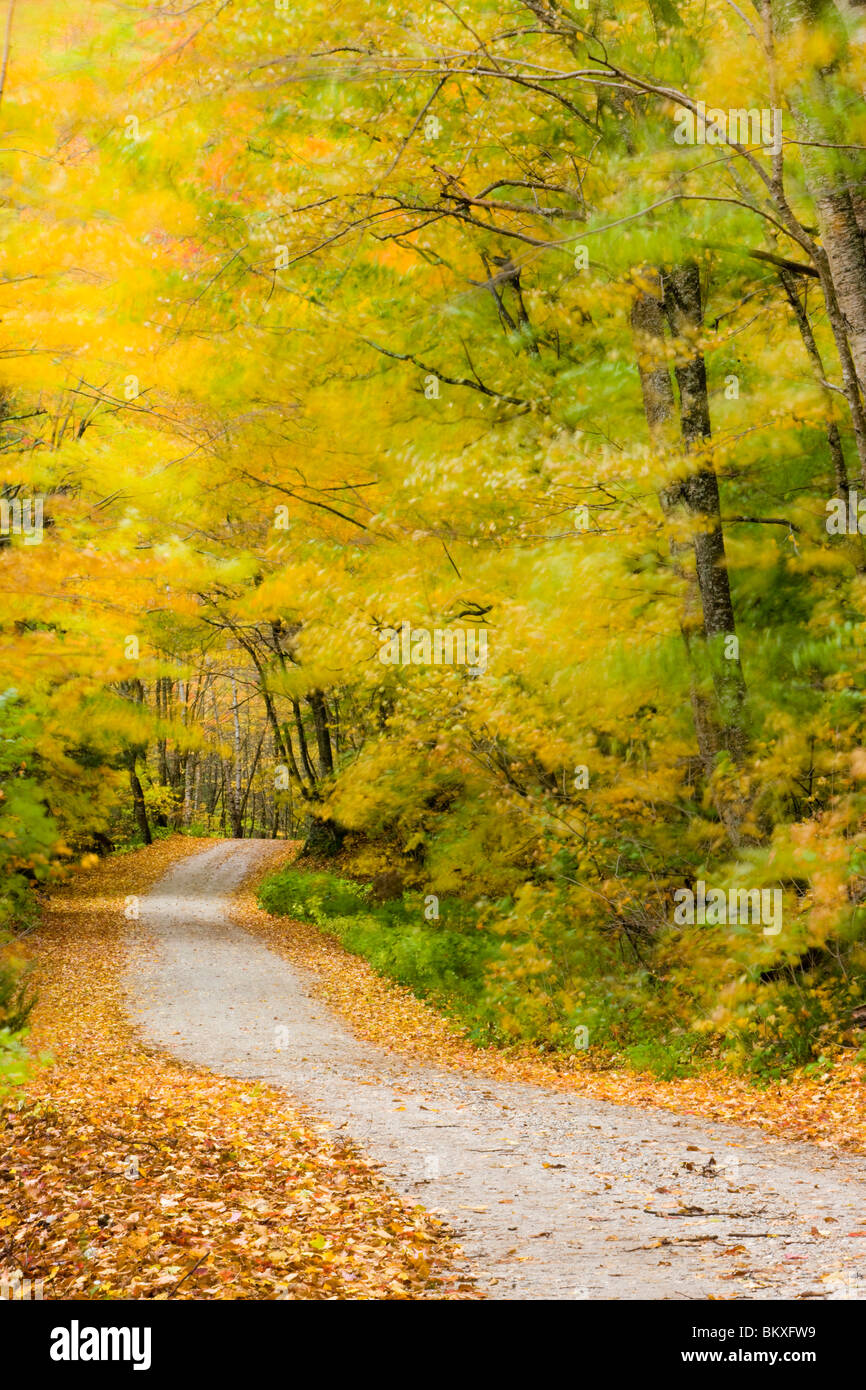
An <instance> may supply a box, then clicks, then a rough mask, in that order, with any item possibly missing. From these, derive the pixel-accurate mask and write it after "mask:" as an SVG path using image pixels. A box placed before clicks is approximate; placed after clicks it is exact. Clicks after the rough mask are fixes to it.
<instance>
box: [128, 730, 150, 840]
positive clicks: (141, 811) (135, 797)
mask: <svg viewBox="0 0 866 1390" xmlns="http://www.w3.org/2000/svg"><path fill="white" fill-rule="evenodd" d="M123 756H124V762H125V763H126V767H127V771H128V772H129V786H130V790H131V791H132V810H133V814H134V816H135V823H136V825H137V826H138V829H139V833H140V834H141V837H142V839H143V840H144V843H145V844H146V845H151V844H153V836H152V835H151V833H150V826H149V825H148V822H147V807H146V805H145V804H144V792H143V790H142V786H141V782H140V781H139V778H138V771H137V769H136V766H135V764H136V753H135V750H134V749H132V748H128V749H127V750H126V752H125V753H124V755H123Z"/></svg>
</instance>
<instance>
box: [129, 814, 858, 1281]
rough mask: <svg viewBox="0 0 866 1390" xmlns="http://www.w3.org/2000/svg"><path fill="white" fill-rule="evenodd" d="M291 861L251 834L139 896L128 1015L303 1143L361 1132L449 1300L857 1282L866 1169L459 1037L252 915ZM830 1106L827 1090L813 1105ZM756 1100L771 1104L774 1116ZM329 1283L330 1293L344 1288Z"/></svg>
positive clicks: (306, 938)
mask: <svg viewBox="0 0 866 1390" xmlns="http://www.w3.org/2000/svg"><path fill="white" fill-rule="evenodd" d="M286 854H287V847H286V846H285V845H275V844H273V843H271V842H265V841H221V842H219V843H217V844H213V843H212V842H211V844H210V846H209V847H208V848H206V849H204V850H203V851H202V852H201V853H198V854H196V855H194V856H193V857H185V858H182V859H179V860H178V862H177V863H176V864H174V866H173V867H172V868H171V869H169V871H168V873H167V874H166V876H165V877H164V878H163V879H161V881H160V882H159V884H158V885H157V886H156V887H155V888H154V889H152V890H151V892H150V893H148V894H147V895H146V896H143V897H142V900H141V904H140V918H139V919H138V920H137V921H133V922H131V923H129V924H128V925H129V927H130V928H131V929H132V930H131V933H130V934H131V936H132V944H133V947H134V949H133V955H132V958H131V960H130V963H129V967H128V971H127V975H126V984H127V990H128V995H129V1007H130V1012H131V1015H132V1017H133V1019H134V1021H135V1022H136V1023H137V1025H138V1027H139V1029H140V1032H141V1035H142V1036H143V1037H144V1038H145V1039H146V1040H147V1041H148V1042H149V1044H150V1045H152V1046H158V1047H160V1048H163V1049H165V1050H166V1051H168V1052H170V1053H172V1054H173V1055H174V1056H175V1057H176V1058H179V1059H180V1060H181V1062H183V1063H186V1064H187V1065H189V1066H195V1067H197V1068H202V1067H204V1068H208V1069H209V1070H210V1071H211V1073H213V1074H214V1075H215V1076H219V1077H233V1078H238V1079H242V1080H244V1081H246V1082H247V1083H251V1084H248V1087H247V1090H248V1092H249V1093H250V1094H253V1095H258V1094H259V1093H260V1092H262V1093H266V1094H267V1095H269V1096H273V1095H274V1094H276V1093H277V1092H278V1091H283V1090H284V1091H285V1092H287V1093H288V1095H289V1097H290V1098H291V1102H292V1104H294V1105H300V1106H301V1107H303V1108H304V1115H303V1119H302V1120H301V1121H296V1123H298V1124H299V1125H302V1126H304V1127H306V1128H307V1130H308V1132H310V1133H312V1134H315V1135H316V1142H318V1143H320V1144H325V1143H326V1136H330V1138H331V1140H332V1141H333V1142H337V1143H339V1142H340V1141H341V1140H343V1139H346V1140H349V1141H352V1142H353V1143H356V1144H358V1145H359V1146H360V1148H361V1150H362V1151H363V1153H364V1156H365V1161H366V1162H367V1163H372V1164H374V1165H376V1166H378V1167H379V1169H380V1172H381V1173H382V1175H383V1176H384V1177H386V1178H387V1180H388V1183H389V1185H390V1187H391V1188H392V1189H393V1191H394V1192H395V1193H396V1194H399V1196H400V1197H401V1198H402V1199H403V1200H404V1202H405V1203H407V1204H409V1205H410V1206H411V1205H414V1204H415V1203H419V1202H422V1203H423V1204H424V1207H425V1208H426V1209H427V1212H428V1213H430V1217H429V1218H428V1219H431V1220H435V1219H437V1218H441V1219H444V1220H445V1221H447V1225H448V1229H449V1230H450V1231H451V1232H452V1233H454V1234H455V1235H456V1237H457V1239H459V1242H460V1245H461V1246H462V1249H463V1254H464V1260H465V1263H464V1264H463V1265H462V1271H463V1274H464V1278H463V1279H462V1280H461V1278H460V1270H461V1266H460V1265H459V1264H455V1265H454V1266H453V1270H456V1271H457V1276H456V1279H455V1280H454V1282H453V1284H452V1285H451V1287H452V1289H453V1290H454V1293H455V1295H456V1296H458V1297H459V1296H464V1297H465V1296H472V1294H471V1292H470V1289H471V1274H472V1273H474V1274H475V1275H477V1278H478V1281H479V1287H480V1289H481V1290H482V1291H483V1292H484V1293H486V1294H487V1296H492V1297H494V1298H509V1297H517V1298H543V1297H553V1298H560V1299H562V1298H647V1297H649V1298H685V1299H706V1298H716V1299H718V1298H738V1297H739V1298H765V1299H776V1298H782V1297H793V1298H801V1299H808V1298H828V1297H836V1298H838V1297H846V1298H857V1297H861V1296H862V1295H863V1293H866V1264H864V1254H866V1247H864V1244H863V1242H864V1240H866V1228H864V1226H863V1223H864V1221H866V1169H864V1165H863V1162H862V1160H860V1159H858V1158H857V1157H856V1156H855V1155H851V1154H845V1153H841V1152H834V1151H833V1150H831V1149H830V1148H828V1147H818V1146H816V1145H813V1144H804V1143H801V1142H790V1141H789V1139H785V1140H782V1139H780V1138H777V1137H771V1136H769V1135H766V1134H762V1133H760V1132H759V1131H757V1130H756V1129H754V1128H753V1129H747V1128H744V1127H743V1126H742V1125H738V1126H735V1125H733V1124H730V1123H726V1122H723V1121H722V1120H721V1119H718V1118H715V1117H713V1118H709V1117H706V1118H704V1117H698V1118H695V1117H694V1116H689V1117H688V1118H686V1117H685V1116H684V1115H683V1113H682V1111H683V1110H686V1109H689V1108H692V1109H694V1108H697V1107H696V1106H695V1105H693V1104H690V1101H691V1100H692V1099H693V1095H692V1092H694V1094H695V1095H696V1094H697V1090H696V1088H694V1087H692V1088H691V1090H690V1084H689V1083H680V1085H679V1102H680V1112H681V1113H679V1114H677V1113H674V1107H675V1104H676V1092H677V1085H676V1084H675V1083H669V1089H668V1092H667V1093H666V1099H665V1100H664V1102H663V1103H664V1104H665V1105H667V1106H669V1107H670V1108H669V1109H662V1108H659V1107H658V1099H657V1096H656V1103H655V1105H654V1106H653V1108H649V1106H648V1104H647V1100H648V1097H647V1095H645V1094H642V1093H641V1091H640V1088H639V1087H638V1086H636V1085H635V1083H634V1079H629V1078H622V1077H621V1078H620V1093H619V1095H618V1097H617V1099H620V1100H626V1099H628V1100H634V1099H638V1100H640V1101H642V1106H639V1105H635V1104H617V1103H612V1099H611V1096H610V1095H608V1096H602V1095H599V1094H593V1088H594V1087H595V1086H596V1085H603V1086H607V1087H608V1088H613V1089H614V1090H615V1088H616V1082H617V1078H616V1077H614V1078H611V1077H610V1075H609V1074H607V1075H605V1074H600V1075H598V1076H593V1075H591V1074H590V1073H586V1072H582V1073H572V1074H571V1075H563V1074H559V1073H557V1072H556V1069H555V1068H554V1067H552V1065H551V1064H550V1063H549V1062H547V1061H545V1059H543V1058H540V1057H539V1058H536V1059H535V1061H534V1062H533V1060H532V1058H531V1057H529V1056H528V1055H525V1056H523V1057H509V1056H508V1055H507V1054H505V1055H503V1054H498V1055H495V1054H494V1055H491V1054H490V1053H489V1052H485V1050H483V1049H471V1048H469V1047H468V1045H467V1044H466V1043H465V1041H462V1040H461V1039H460V1037H459V1030H457V1029H456V1028H455V1027H454V1026H453V1025H451V1024H449V1023H447V1022H446V1021H445V1020H443V1019H440V1018H439V1017H438V1015H436V1014H435V1012H434V1011H433V1010H431V1009H429V1008H428V1006H426V1005H424V1004H422V1003H420V1001H417V1000H414V999H413V998H412V997H411V996H409V997H407V992H406V991H403V990H400V989H399V988H398V987H396V986H394V985H390V984H388V983H387V982H384V981H381V980H378V978H377V977H375V976H374V975H373V972H372V971H370V970H369V968H368V967H366V966H365V964H364V963H363V962H360V961H357V960H356V958H354V957H351V956H349V955H348V954H347V953H346V952H344V951H342V950H341V949H340V948H339V946H337V945H336V943H334V942H332V941H330V940H329V939H328V938H327V937H323V936H322V934H321V933H319V932H316V931H315V929H314V928H309V927H303V926H302V925H301V924H294V923H287V922H286V921H284V920H283V919H278V920H274V919H270V918H268V917H267V915H266V914H264V913H261V912H260V911H259V910H258V909H257V908H256V907H255V904H254V901H253V900H252V898H251V897H250V894H249V891H248V888H247V891H246V892H245V891H244V884H245V883H246V884H247V885H248V884H249V882H250V881H251V880H252V879H254V878H258V877H260V876H261V874H262V873H263V872H264V871H265V869H266V868H267V867H271V866H272V865H273V864H275V863H277V862H278V861H279V860H281V859H284V858H285V857H286ZM238 892H240V896H239V897H236V899H235V903H234V905H233V903H232V896H231V895H232V894H233V893H235V894H237V893H238ZM233 908H234V914H235V920H234V921H233V920H232V910H233ZM165 1065H167V1066H168V1065H170V1064H169V1063H165ZM533 1068H534V1070H533ZM545 1068H547V1069H548V1071H547V1073H545ZM197 1074H198V1073H197ZM540 1083H541V1084H540ZM210 1084H229V1083H222V1082H220V1083H216V1082H214V1081H212V1082H211V1083H210ZM652 1084H653V1085H657V1084H659V1083H652ZM705 1084H709V1083H705ZM731 1084H732V1086H733V1087H734V1089H733V1090H732V1091H731V1093H730V1095H728V1096H727V1097H725V1096H723V1097H722V1101H721V1107H722V1110H723V1114H724V1115H725V1116H726V1118H730V1116H731V1114H732V1113H735V1111H736V1107H735V1106H734V1107H733V1109H732V1098H733V1099H734V1100H735V1098H736V1096H737V1095H738V1094H739V1091H738V1090H737V1088H736V1083H731ZM819 1089H820V1088H819ZM834 1103H835V1102H833V1101H832V1098H829V1099H828V1097H827V1096H826V1095H825V1096H824V1109H825V1113H826V1112H827V1111H828V1109H829V1108H831V1106H832V1105H833V1104H834ZM759 1109H760V1105H759V1104H758V1103H756V1112H757V1111H758V1110H759ZM808 1109H809V1107H808V1106H807V1107H806V1110H807V1111H808ZM772 1111H773V1101H772V1098H771V1103H770V1105H769V1108H768V1114H769V1116H770V1121H771V1125H770V1127H773V1126H776V1127H777V1128H778V1127H779V1126H780V1125H781V1120H780V1119H779V1118H778V1117H777V1118H776V1119H775V1120H773V1117H772ZM838 1111H839V1116H840V1117H841V1119H840V1125H841V1129H842V1131H843V1132H842V1133H836V1134H834V1138H836V1139H837V1140H840V1139H841V1140H845V1138H846V1136H847V1138H848V1140H849V1141H850V1140H851V1139H852V1135H853V1130H854V1129H855V1128H856V1126H855V1122H854V1119H853V1117H852V1118H851V1120H850V1128H851V1130H852V1134H851V1135H849V1134H848V1131H847V1129H846V1128H845V1126H846V1125H847V1124H849V1121H848V1120H846V1119H845V1113H846V1106H845V1105H844V1104H840V1105H839V1106H838ZM746 1117H747V1116H746V1115H741V1116H740V1118H746ZM749 1118H752V1119H753V1120H754V1119H755V1118H756V1114H752V1115H750V1116H749ZM278 1129H279V1122H277V1121H274V1122H273V1123H272V1132H273V1131H275V1130H278ZM794 1132H795V1133H796V1128H795V1131H794ZM789 1133H790V1131H789ZM392 1200H394V1201H396V1200H397V1198H396V1197H394V1198H392ZM179 1205H180V1206H181V1207H182V1203H181V1204H179ZM415 1220H416V1221H420V1220H421V1218H420V1217H419V1216H418V1215H417V1213H416V1217H415ZM448 1253H449V1255H450V1257H451V1259H452V1260H457V1258H458V1257H457V1253H456V1251H455V1250H454V1249H453V1247H450V1248H449V1251H448ZM461 1284H463V1285H464V1287H462V1288H461ZM398 1287H404V1288H406V1290H407V1293H408V1296H410V1297H411V1296H416V1295H414V1294H413V1293H412V1292H411V1290H410V1288H409V1286H408V1284H406V1283H404V1284H403V1285H399V1284H398ZM334 1292H336V1293H337V1296H346V1290H345V1285H344V1286H343V1288H342V1289H341V1290H339V1291H338V1290H334ZM331 1296H333V1293H332V1294H331ZM385 1296H388V1295H387V1293H386V1294H385ZM422 1296H423V1295H422Z"/></svg>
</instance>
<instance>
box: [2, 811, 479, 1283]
mask: <svg viewBox="0 0 866 1390" xmlns="http://www.w3.org/2000/svg"><path fill="white" fill-rule="evenodd" d="M248 843H249V842H248ZM259 843H260V842H259ZM213 844H214V842H213V841H212V840H201V841H195V840H192V839H187V838H182V837H180V836H176V837H174V838H173V839H171V840H169V841H161V842H159V843H158V844H154V845H152V846H151V847H149V848H148V849H143V850H138V851H136V852H134V853H130V854H122V855H115V856H112V857H111V858H110V859H108V860H106V861H103V862H102V863H100V864H98V865H97V866H95V867H93V868H90V869H86V870H83V871H80V872H78V873H76V876H75V879H74V881H73V882H72V883H71V885H70V886H69V887H68V888H67V889H65V890H63V891H60V892H58V893H56V894H55V895H54V896H53V898H52V899H51V902H50V904H49V906H48V908H47V910H46V911H45V913H44V915H43V918H42V922H41V925H40V927H39V929H38V931H36V932H34V933H33V934H32V935H31V936H30V937H28V938H27V939H26V941H25V942H24V943H23V949H22V948H21V947H19V950H18V954H19V955H26V956H28V957H29V958H30V959H31V961H32V962H33V965H34V967H35V969H36V979H37V983H38V988H39V1001H38V1004H37V1007H36V1010H35V1013H34V1016H33V1020H32V1023H33V1027H32V1030H31V1035H30V1039H29V1043H30V1045H31V1048H32V1050H33V1052H34V1053H38V1052H39V1051H40V1049H50V1053H51V1058H52V1060H51V1061H48V1060H47V1059H46V1060H45V1062H44V1064H43V1065H41V1066H38V1067H37V1068H36V1071H35V1075H34V1078H33V1080H32V1081H31V1082H30V1083H29V1084H28V1085H27V1086H26V1088H24V1090H23V1092H22V1091H18V1092H15V1093H13V1094H12V1095H11V1096H8V1097H7V1098H6V1101H5V1103H4V1104H2V1105H0V1275H2V1274H7V1275H9V1276H12V1275H15V1274H20V1275H23V1276H24V1277H25V1278H28V1279H30V1280H38V1279H41V1280H43V1294H44V1297H45V1298H46V1299H52V1300H53V1299H79V1298H85V1299H117V1298H137V1299H238V1298H240V1299H274V1298H304V1299H334V1298H340V1299H345V1298H362V1299H364V1298H366V1299H371V1298H372V1299H381V1298H388V1299H390V1298H394V1299H425V1298H443V1297H444V1298H452V1299H453V1298H457V1299H466V1298H474V1297H477V1293H476V1292H475V1291H474V1289H473V1287H472V1285H471V1283H470V1281H468V1280H467V1279H466V1278H465V1277H464V1275H463V1264H462V1262H461V1260H460V1256H459V1252H458V1251H457V1250H456V1249H455V1248H454V1245H453V1243H452V1241H451V1240H450V1239H449V1238H448V1236H447V1234H446V1232H445V1231H444V1229H443V1227H442V1224H441V1223H440V1222H439V1221H437V1220H436V1219H435V1218H433V1217H431V1216H429V1215H428V1214H427V1213H426V1212H424V1211H422V1210H420V1208H417V1207H415V1206H414V1205H413V1204H411V1203H407V1202H406V1201H404V1200H401V1199H400V1198H399V1197H398V1196H397V1194H396V1193H395V1192H394V1191H393V1189H391V1188H390V1187H388V1186H387V1185H386V1183H385V1182H384V1181H383V1180H382V1179H381V1178H380V1177H379V1175H378V1174H377V1173H376V1172H375V1171H374V1169H373V1168H372V1167H371V1166H370V1164H369V1163H367V1162H365V1161H364V1160H363V1159H362V1158H361V1157H360V1156H359V1154H358V1152H357V1150H356V1149H355V1148H353V1146H352V1145H351V1144H349V1143H347V1142H346V1140H345V1138H343V1137H342V1136H336V1135H331V1136H330V1137H329V1136H327V1135H325V1134H323V1132H322V1129H321V1126H316V1125H314V1124H313V1123H312V1122H311V1121H310V1120H308V1119H307V1118H305V1117H303V1116H301V1115H300V1114H299V1112H298V1110H297V1108H296V1107H295V1106H294V1105H293V1103H292V1101H291V1098H290V1097H287V1095H286V1094H285V1092H284V1091H283V1090H282V1089H279V1090H278V1089H274V1088H273V1087H269V1086H265V1085H261V1084H258V1083H255V1084H249V1083H244V1082H242V1081H239V1080H232V1079H230V1078H228V1077H226V1076H222V1075H218V1074H215V1073H213V1072H207V1071H203V1070H201V1069H200V1068H194V1067H190V1066H187V1065H183V1064H182V1063H180V1062H178V1061H176V1060H174V1059H173V1058H172V1057H171V1055H170V1054H171V1052H172V1051H173V1050H175V1049H173V1047H172V1044H173V1043H174V1042H176V1039H174V1038H173V1037H172V1038H169V1039H167V1048H166V1050H165V1051H163V1050H160V1051H155V1050H154V1049H153V1048H150V1047H148V1046H146V1045H145V1044H144V1043H143V1042H142V1040H141V1039H140V1038H139V1037H137V1036H136V1035H135V1033H134V1031H133V1029H132V1027H131V1025H130V1022H129V1018H128V1014H127V1012H126V1009H125V1001H124V997H123V989H122V983H121V979H122V973H123V970H124V965H125V961H126V950H127V946H128V944H130V942H129V938H130V937H137V936H138V934H139V930H140V928H141V927H142V925H143V923H142V922H141V921H139V920H137V919H136V918H135V912H136V911H137V905H138V899H139V898H141V900H142V901H146V899H145V898H144V896H143V895H145V894H146V893H147V891H148V889H150V888H151V887H152V886H153V884H154V883H156V882H157V881H158V880H160V879H161V878H163V876H164V875H165V874H166V872H171V871H172V866H173V867H174V871H175V872H177V871H178V870H180V869H181V868H182V865H183V863H184V862H186V863H188V864H198V863H199V862H200V860H199V856H200V855H201V853H202V851H204V856H203V857H204V860H205V862H206V861H207V860H208V859H209V858H212V857H213V854H214V849H213ZM253 844H255V842H253ZM221 852H222V851H217V853H221ZM248 852H249V849H248V847H247V846H245V849H244V851H243V853H244V854H246V853H248ZM189 856H193V857H192V858H191V859H190V858H189ZM219 891H220V890H219V886H218V885H217V884H215V885H214V886H213V887H212V888H210V887H209V886H208V884H207V883H204V884H203V892H204V894H205V896H206V897H207V900H208V902H209V903H211V904H214V905H215V904H216V903H217V901H218V898H217V897H215V896H214V894H216V893H218V892H219ZM251 944H254V943H251ZM199 983H200V988H201V990H202V991H203V992H204V993H205V994H207V992H208V991H209V990H210V988H211V981H210V978H209V976H208V975H207V973H206V972H204V973H203V974H202V977H201V980H200V982H199ZM164 986H165V988H166V989H167V990H168V991H169V992H170V993H172V994H173V995H174V996H175V999H176V1002H177V1005H178V1008H179V1010H180V1012H181V1013H182V1012H183V1008H184V999H183V996H182V994H181V993H180V990H179V985H178V983H177V982H175V983H172V982H171V981H170V980H165V981H164ZM228 1002H230V1001H228ZM223 1003H225V1001H223V1000H221V999H220V998H219V996H218V995H214V997H213V999H212V1001H211V1003H210V1006H209V1007H210V1008H211V1010H212V1017H213V1023H214V1027H221V1026H224V1024H225V1020H224V1019H223V1016H222V1014H221V1012H220V1009H221V1006H222V1004H223ZM229 1017H230V1015H229Z"/></svg>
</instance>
